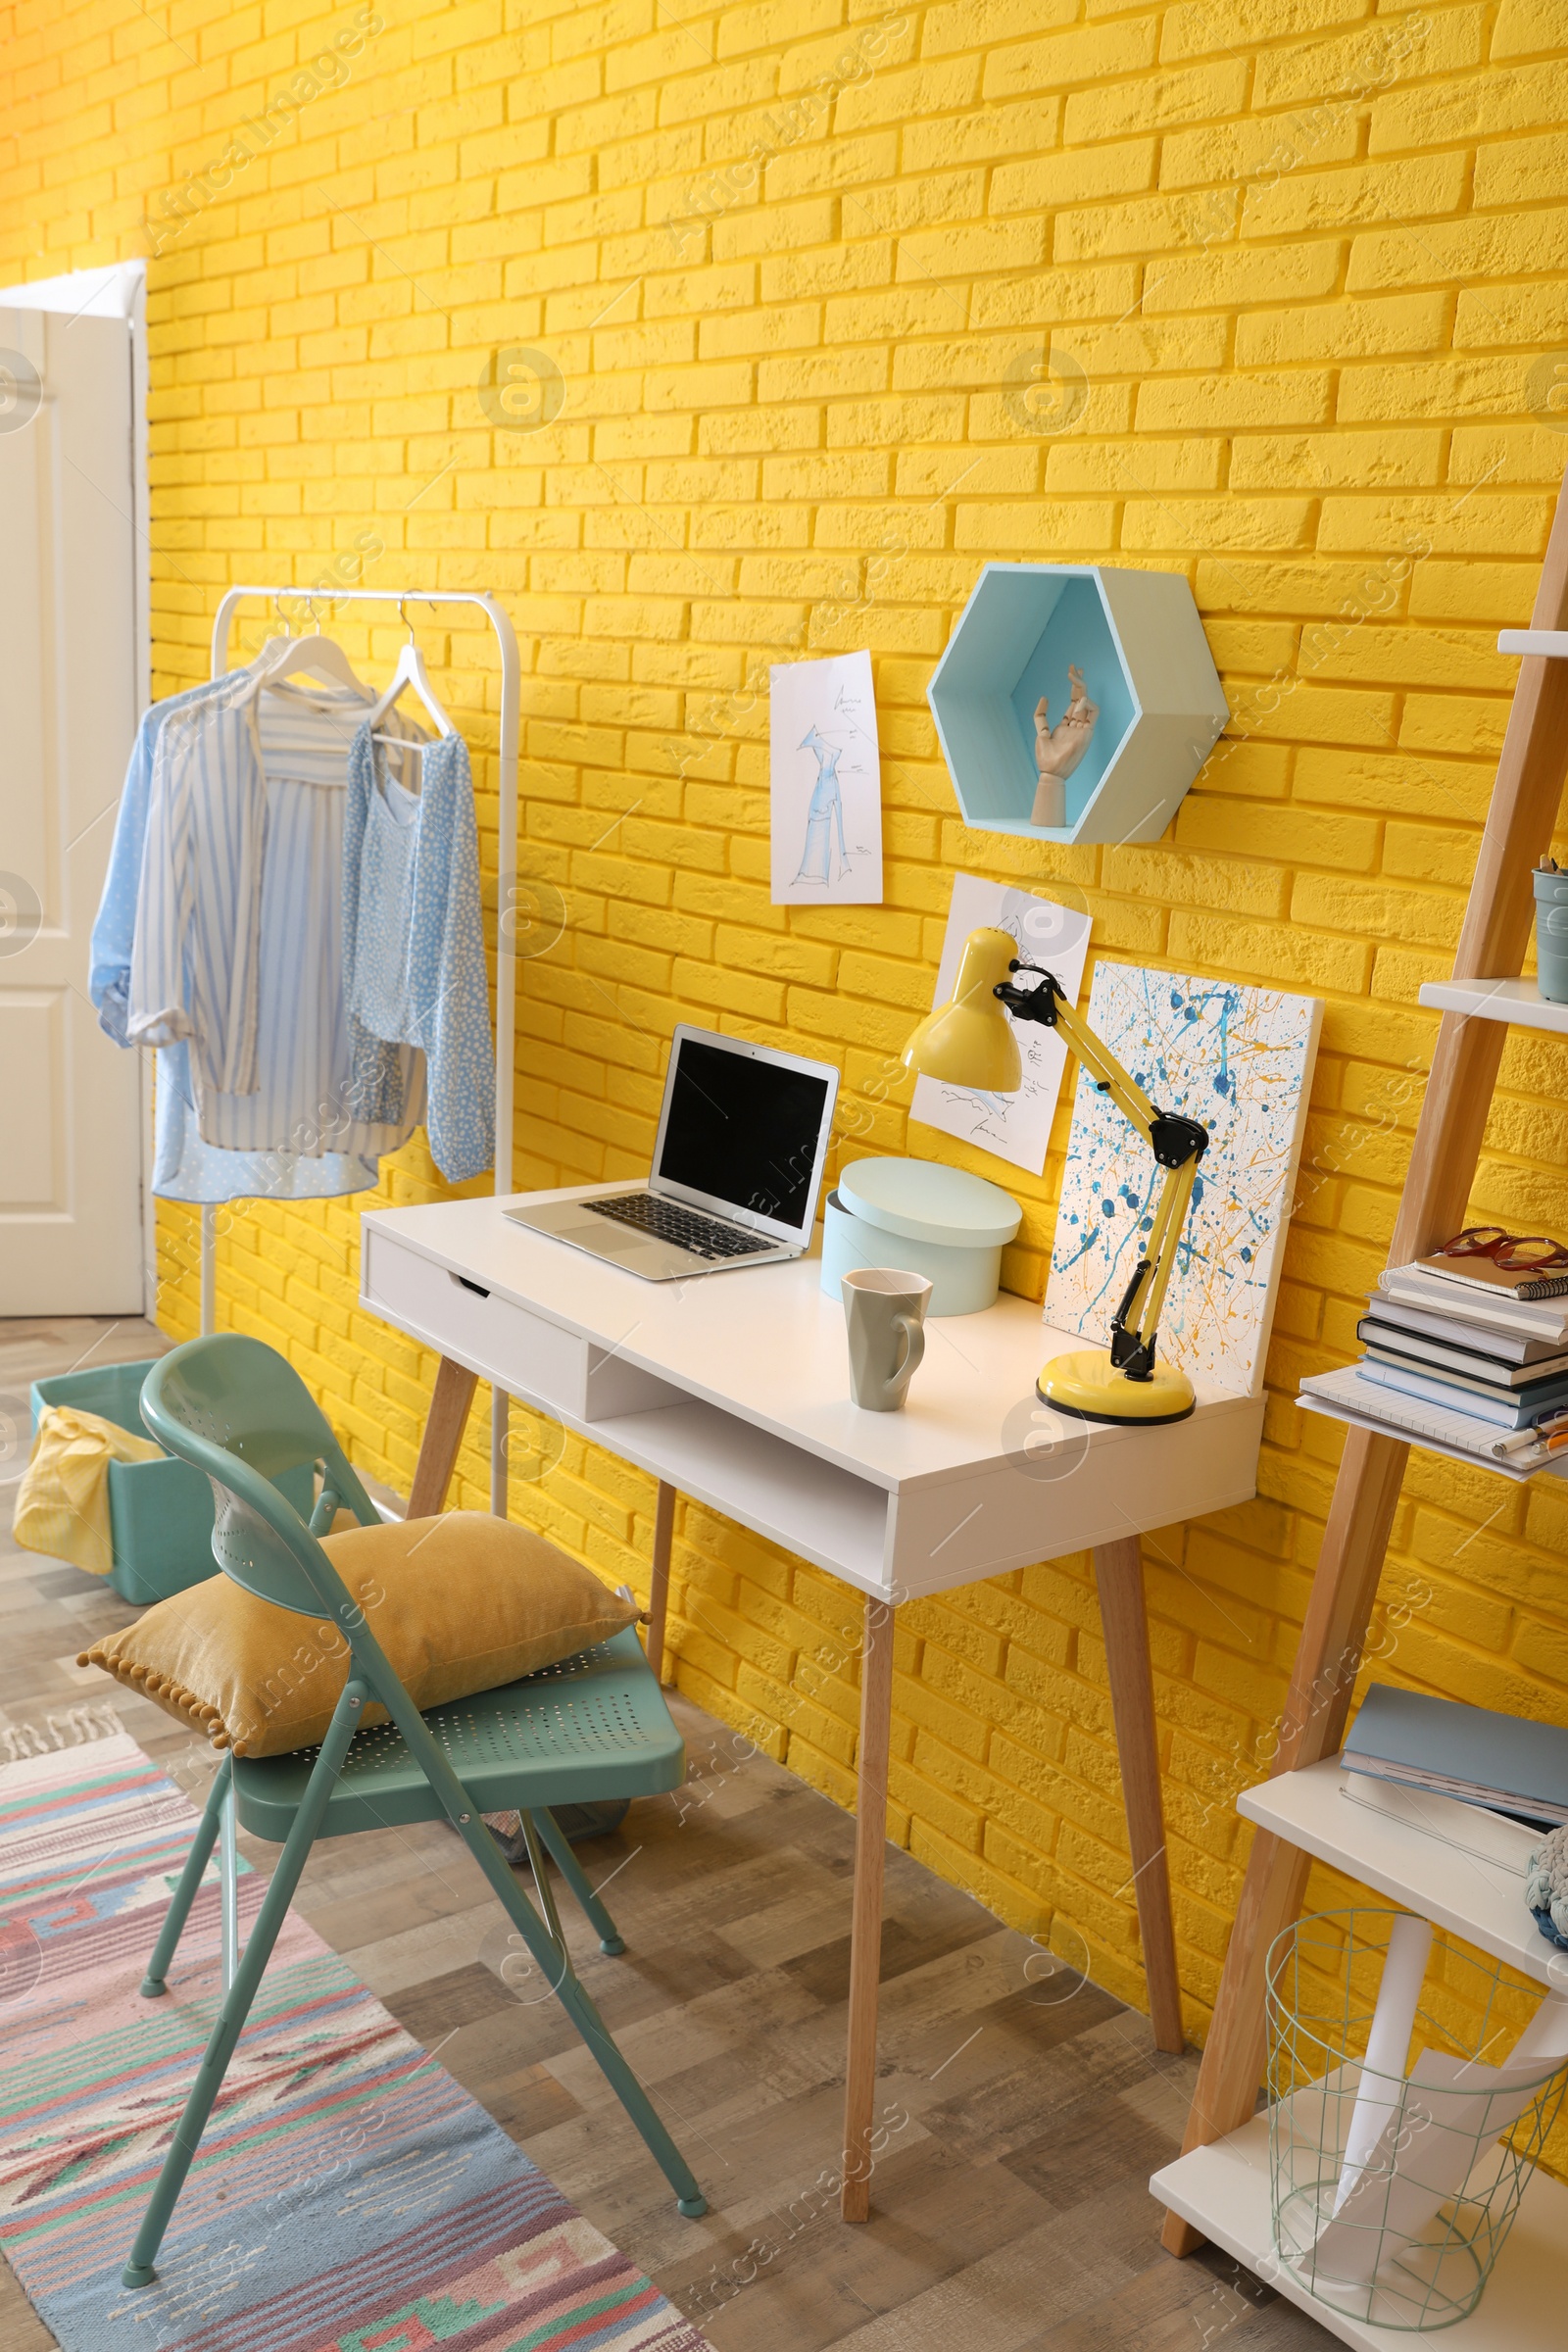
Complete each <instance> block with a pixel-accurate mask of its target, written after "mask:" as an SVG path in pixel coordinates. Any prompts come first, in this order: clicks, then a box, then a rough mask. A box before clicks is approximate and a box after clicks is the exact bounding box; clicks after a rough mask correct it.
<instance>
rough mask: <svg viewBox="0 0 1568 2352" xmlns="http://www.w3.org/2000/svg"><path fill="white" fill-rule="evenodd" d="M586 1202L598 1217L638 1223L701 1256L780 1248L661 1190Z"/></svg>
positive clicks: (747, 1253)
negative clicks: (663, 1194)
mask: <svg viewBox="0 0 1568 2352" xmlns="http://www.w3.org/2000/svg"><path fill="white" fill-rule="evenodd" d="M582 1205H583V1207H584V1208H591V1209H592V1210H593V1212H594V1214H595V1216H597V1217H613V1219H614V1221H615V1223H616V1224H617V1225H631V1226H635V1228H636V1230H637V1231H638V1232H639V1233H647V1234H652V1236H653V1238H654V1240H655V1241H658V1242H673V1243H674V1245H675V1247H676V1248H677V1249H679V1250H692V1251H693V1252H694V1254H695V1255H696V1256H698V1257H709V1258H713V1257H756V1256H757V1255H758V1253H759V1252H760V1250H773V1249H776V1248H777V1247H778V1245H777V1243H775V1242H770V1241H768V1240H767V1239H766V1238H765V1237H764V1236H763V1235H761V1234H749V1233H738V1232H737V1231H736V1229H735V1227H734V1226H733V1225H720V1224H719V1223H718V1221H717V1220H716V1218H713V1217H705V1216H704V1215H703V1212H702V1210H701V1209H700V1208H686V1207H683V1206H682V1204H681V1202H680V1201H665V1200H662V1199H661V1197H660V1195H659V1194H658V1193H617V1194H616V1196H615V1198H614V1199H613V1201H584V1202H583V1204H582Z"/></svg>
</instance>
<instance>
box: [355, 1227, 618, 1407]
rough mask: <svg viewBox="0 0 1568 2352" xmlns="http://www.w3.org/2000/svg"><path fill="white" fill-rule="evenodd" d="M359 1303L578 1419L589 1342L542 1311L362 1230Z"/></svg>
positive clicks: (513, 1391)
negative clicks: (518, 1303)
mask: <svg viewBox="0 0 1568 2352" xmlns="http://www.w3.org/2000/svg"><path fill="white" fill-rule="evenodd" d="M360 1295H361V1300H362V1303H363V1304H364V1305H365V1306H366V1307H367V1308H368V1310H369V1312H370V1313H371V1314H372V1315H380V1316H381V1317H382V1318H383V1319H384V1320H385V1321H386V1322H388V1323H394V1324H396V1325H397V1327H398V1329H399V1330H400V1331H409V1332H412V1333H414V1335H415V1336H416V1337H417V1338H418V1339H422V1340H427V1341H428V1342H429V1343H430V1345H431V1346H432V1347H434V1348H440V1350H441V1352H442V1354H443V1355H453V1356H456V1357H458V1359H459V1360H460V1361H461V1362H463V1363H465V1364H467V1365H469V1366H471V1368H472V1369H473V1370H474V1371H476V1372H478V1373H480V1374H482V1375H483V1377H484V1378H485V1379H486V1380H493V1381H495V1382H497V1383H498V1384H499V1385H500V1386H501V1387H502V1388H504V1389H506V1390H507V1391H508V1392H509V1394H510V1395H512V1396H514V1397H529V1398H531V1399H532V1400H533V1402H534V1403H536V1404H542V1405H545V1406H551V1405H555V1406H557V1407H559V1408H560V1409H561V1410H562V1411H564V1412H567V1413H571V1414H574V1415H576V1416H578V1417H579V1418H580V1417H581V1414H582V1408H583V1404H584V1402H585V1400H586V1395H587V1387H588V1356H589V1346H588V1342H587V1341H586V1340H585V1339H581V1338H579V1337H578V1336H577V1334H576V1333H575V1332H570V1331H563V1330H562V1328H561V1326H560V1324H559V1323H549V1322H547V1321H546V1320H545V1318H544V1316H543V1315H531V1314H529V1312H528V1310H527V1309H526V1307H521V1306H516V1305H514V1303H513V1301H512V1300H511V1299H501V1298H498V1297H497V1296H496V1295H495V1294H494V1293H493V1292H486V1291H484V1290H481V1289H480V1288H479V1287H478V1286H477V1285H476V1284H473V1283H471V1282H466V1281H464V1280H463V1278H462V1277H461V1276H459V1275H457V1274H454V1273H452V1272H450V1271H449V1269H448V1268H447V1267H445V1266H438V1265H437V1264H436V1263H435V1261H434V1259H433V1258H428V1257H422V1256H420V1254H419V1252H418V1251H417V1250H404V1249H400V1248H399V1246H398V1245H397V1243H396V1242H390V1241H388V1239H387V1238H386V1236H385V1235H384V1234H379V1233H367V1234H366V1237H365V1255H364V1260H363V1264H362V1270H361V1275H360Z"/></svg>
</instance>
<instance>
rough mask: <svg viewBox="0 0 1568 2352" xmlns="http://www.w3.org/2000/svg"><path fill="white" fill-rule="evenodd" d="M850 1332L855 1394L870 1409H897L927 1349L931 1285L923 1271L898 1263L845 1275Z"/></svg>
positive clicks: (862, 1268) (861, 1268)
mask: <svg viewBox="0 0 1568 2352" xmlns="http://www.w3.org/2000/svg"><path fill="white" fill-rule="evenodd" d="M839 1287H840V1290H841V1292H842V1294H843V1298H844V1318H845V1321H846V1323H847V1324H848V1325H849V1334H850V1394H851V1395H852V1397H854V1398H855V1401H856V1403H857V1404H858V1405H862V1406H863V1407H864V1408H865V1410H866V1411H867V1412H870V1413H896V1412H897V1411H898V1409H899V1407H900V1405H901V1404H902V1403H903V1402H904V1398H905V1395H906V1393H907V1389H908V1386H909V1380H910V1377H911V1375H912V1374H913V1372H914V1369H915V1366H916V1365H917V1364H918V1363H919V1361H920V1358H921V1356H922V1355H924V1353H925V1328H924V1326H925V1310H926V1307H927V1305H928V1304H929V1302H930V1298H931V1285H930V1284H929V1283H928V1282H927V1281H926V1279H925V1276H924V1275H923V1274H902V1273H900V1272H898V1270H897V1269H896V1268H894V1267H892V1266H857V1267H855V1268H853V1269H852V1271H851V1272H849V1273H848V1274H844V1275H841V1276H840V1278H839Z"/></svg>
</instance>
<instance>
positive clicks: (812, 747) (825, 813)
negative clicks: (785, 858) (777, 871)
mask: <svg viewBox="0 0 1568 2352" xmlns="http://www.w3.org/2000/svg"><path fill="white" fill-rule="evenodd" d="M801 749H802V751H803V752H814V753H815V754H816V783H815V785H814V786H813V788H812V791H811V805H810V807H809V809H807V811H806V840H805V843H804V845H803V847H802V850H801V862H800V864H799V866H798V867H797V868H796V873H795V879H796V881H797V882H832V881H835V880H836V879H837V878H838V877H837V875H836V874H835V872H834V869H833V842H834V837H835V835H837V839H838V858H839V862H838V873H839V874H842V873H844V872H845V871H846V870H847V869H848V866H849V862H850V860H849V854H848V852H847V851H846V849H845V847H844V798H843V795H842V794H841V793H840V791H839V755H838V753H837V752H836V751H835V750H834V749H833V747H832V745H831V744H827V743H824V742H823V741H822V738H821V736H820V735H819V734H818V733H817V731H816V729H815V727H812V728H811V729H810V730H809V733H808V734H807V735H806V736H804V737H803V739H802V742H801Z"/></svg>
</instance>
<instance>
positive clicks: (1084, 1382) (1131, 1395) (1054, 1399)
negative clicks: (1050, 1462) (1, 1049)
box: [1035, 1348, 1198, 1429]
mask: <svg viewBox="0 0 1568 2352" xmlns="http://www.w3.org/2000/svg"><path fill="white" fill-rule="evenodd" d="M1035 1394H1036V1396H1037V1397H1039V1398H1040V1401H1041V1403H1042V1404H1050V1405H1054V1407H1055V1409H1056V1411H1057V1412H1058V1413H1071V1414H1072V1415H1073V1416H1074V1418H1075V1419H1077V1420H1079V1421H1127V1422H1136V1423H1138V1424H1140V1425H1141V1426H1142V1427H1143V1428H1145V1429H1158V1428H1160V1427H1161V1425H1162V1424H1163V1423H1165V1422H1168V1421H1185V1420H1186V1419H1187V1416H1188V1414H1189V1413H1190V1412H1192V1410H1193V1409H1194V1407H1195V1405H1196V1404H1197V1402H1198V1398H1197V1397H1196V1396H1195V1395H1194V1394H1193V1384H1192V1382H1191V1381H1190V1380H1189V1379H1188V1377H1187V1375H1186V1373H1185V1372H1178V1371H1177V1370H1176V1368H1175V1366H1174V1365H1172V1364H1156V1365H1155V1366H1154V1369H1153V1370H1152V1372H1151V1374H1150V1375H1149V1378H1148V1379H1147V1380H1129V1379H1128V1377H1127V1375H1126V1373H1125V1372H1118V1371H1117V1369H1116V1367H1115V1365H1114V1364H1113V1363H1112V1362H1111V1360H1110V1349H1109V1348H1083V1349H1082V1350H1081V1351H1080V1352H1079V1353H1078V1354H1076V1355H1058V1356H1056V1357H1055V1358H1054V1361H1053V1362H1051V1363H1049V1364H1047V1365H1046V1366H1045V1368H1044V1370H1043V1371H1042V1372H1041V1375H1040V1378H1039V1379H1038V1380H1037V1381H1036V1382H1035Z"/></svg>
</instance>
